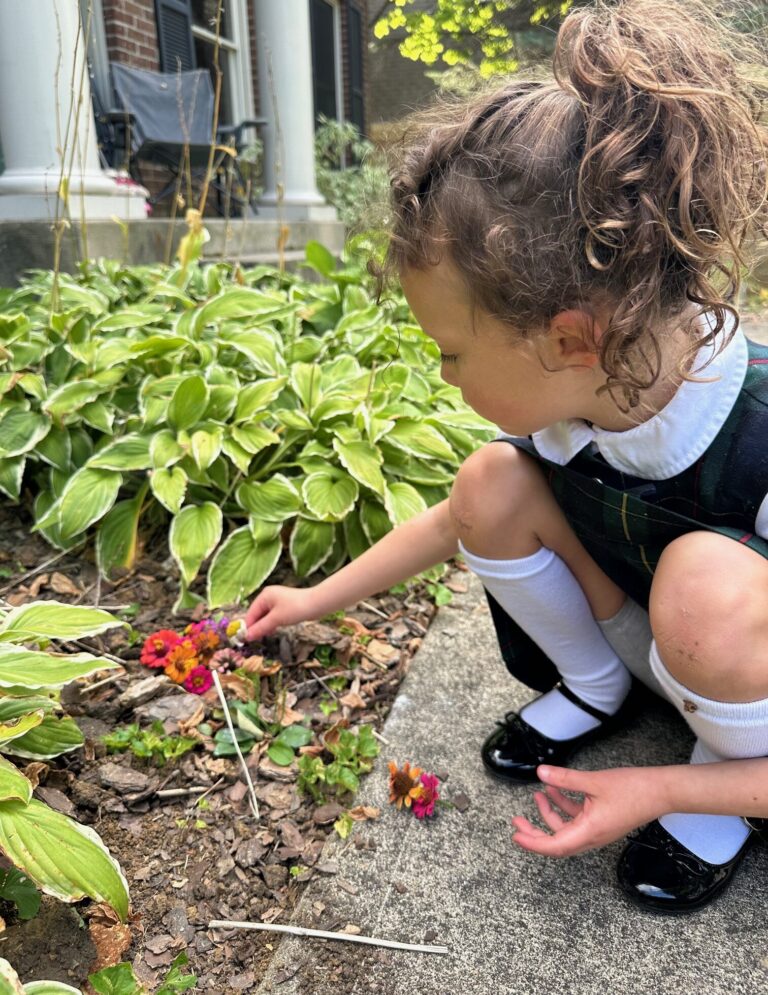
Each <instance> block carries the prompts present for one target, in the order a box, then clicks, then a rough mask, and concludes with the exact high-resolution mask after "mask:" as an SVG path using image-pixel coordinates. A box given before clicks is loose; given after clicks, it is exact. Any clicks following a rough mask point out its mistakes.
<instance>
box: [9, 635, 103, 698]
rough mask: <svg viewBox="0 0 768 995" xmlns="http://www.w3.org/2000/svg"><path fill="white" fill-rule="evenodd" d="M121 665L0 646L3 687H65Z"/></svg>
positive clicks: (82, 656)
mask: <svg viewBox="0 0 768 995" xmlns="http://www.w3.org/2000/svg"><path fill="white" fill-rule="evenodd" d="M119 666H120V664H118V663H113V662H112V661H111V660H104V659H102V658H101V657H98V656H91V655H90V653H77V654H68V655H65V654H56V653H40V652H39V651H38V650H28V649H25V648H24V647H23V646H10V645H8V644H0V687H3V688H13V687H24V688H29V689H30V690H32V691H36V690H38V689H39V688H61V687H64V685H65V684H69V682H70V681H75V680H77V679H78V678H80V677H87V676H88V675H89V674H95V673H97V672H98V671H100V670H114V669H115V668H117V667H119Z"/></svg>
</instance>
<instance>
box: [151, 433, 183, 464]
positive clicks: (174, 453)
mask: <svg viewBox="0 0 768 995" xmlns="http://www.w3.org/2000/svg"><path fill="white" fill-rule="evenodd" d="M149 455H150V458H151V460H152V466H154V467H157V468H159V467H168V466H171V465H172V464H174V463H178V461H179V460H180V459H182V457H183V456H184V448H183V446H180V445H179V443H178V442H177V441H176V436H175V435H174V433H173V432H171V430H170V429H168V428H164V429H161V430H160V431H159V432H155V434H154V435H153V436H152V441H151V442H150V444H149Z"/></svg>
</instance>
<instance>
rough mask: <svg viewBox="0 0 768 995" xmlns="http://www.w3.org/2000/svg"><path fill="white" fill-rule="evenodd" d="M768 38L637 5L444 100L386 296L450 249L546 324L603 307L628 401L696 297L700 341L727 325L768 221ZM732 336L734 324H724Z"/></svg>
mask: <svg viewBox="0 0 768 995" xmlns="http://www.w3.org/2000/svg"><path fill="white" fill-rule="evenodd" d="M760 52H761V48H760V45H759V44H758V39H755V38H754V37H753V38H747V37H746V36H744V35H743V34H742V35H738V34H736V33H735V32H732V31H730V30H729V28H728V27H727V18H726V17H725V16H724V14H723V11H722V10H718V9H716V5H715V7H714V8H713V4H712V3H709V4H707V5H705V4H704V3H702V2H700V0H685V2H684V3H683V2H682V0H620V2H618V3H612V4H609V3H604V2H598V3H596V4H595V5H594V6H590V7H589V8H586V9H579V10H576V11H574V12H572V13H571V14H569V15H568V17H567V18H566V19H565V21H564V22H563V24H562V26H561V28H560V31H559V34H558V38H557V43H556V49H555V54H554V81H552V80H551V79H550V80H549V81H548V82H544V81H537V80H533V81H520V80H518V79H513V80H511V81H510V82H509V83H507V84H506V85H504V86H502V87H501V88H500V89H499V88H498V87H496V88H494V89H493V90H491V91H484V92H480V93H477V94H475V95H473V96H472V97H470V98H469V99H468V100H467V99H466V98H464V99H463V100H461V101H456V100H455V99H451V98H445V97H443V98H440V99H438V100H437V101H436V102H435V103H434V104H433V105H432V106H431V107H429V108H427V109H426V111H422V112H419V113H417V114H415V115H412V116H411V118H410V119H408V121H407V122H406V129H405V131H404V133H403V136H402V140H401V142H399V143H398V145H397V146H395V147H394V148H393V149H392V150H391V151H392V152H393V153H394V162H393V163H392V164H391V191H390V205H389V215H390V216H389V218H388V221H387V224H386V228H385V237H386V250H385V252H384V256H383V259H382V260H381V261H380V262H377V261H374V260H372V261H371V262H370V263H369V271H370V272H371V273H372V274H373V275H374V276H375V278H376V281H377V289H378V297H379V299H381V296H382V293H383V291H384V290H385V288H386V287H387V286H388V285H390V283H392V282H394V281H395V280H396V279H397V276H398V274H399V273H401V272H403V270H404V269H405V268H407V267H413V268H416V269H424V268H425V267H427V266H429V265H432V264H435V263H437V262H439V260H440V259H441V258H442V257H443V254H445V253H447V254H448V256H449V257H450V260H451V261H452V262H453V264H454V265H455V266H456V268H457V269H458V271H459V272H460V274H461V276H462V278H463V279H464V281H465V283H466V288H467V292H468V294H469V297H470V300H471V302H472V306H479V307H480V308H482V309H483V310H484V311H485V312H487V313H488V314H490V315H492V316H493V317H495V318H498V319H500V320H502V321H503V322H505V323H507V324H508V325H509V326H510V331H511V334H512V335H513V336H514V337H515V338H516V339H521V338H525V339H535V338H536V337H537V336H538V335H540V334H541V333H542V332H543V331H544V330H545V329H546V328H548V326H549V322H550V320H551V319H552V318H553V317H554V316H555V315H557V314H558V313H560V312H561V311H563V310H567V309H570V308H574V307H577V308H581V309H583V310H585V311H587V312H589V310H590V307H591V306H593V305H597V304H598V303H600V304H601V305H605V304H607V305H608V306H609V307H610V310H611V313H612V318H611V321H610V324H609V326H608V328H607V330H606V331H605V332H604V334H603V335H602V336H601V338H600V341H599V343H598V344H597V347H596V348H597V351H598V355H599V359H600V363H601V366H602V368H603V370H604V371H605V372H606V374H607V384H606V388H605V389H607V390H610V391H611V392H612V394H613V395H614V396H616V395H618V398H617V403H619V404H620V406H621V407H623V408H624V407H625V405H624V404H622V403H621V401H620V400H619V398H623V400H624V402H625V403H626V405H627V406H630V407H631V406H634V405H636V404H637V403H638V399H639V392H640V391H642V390H644V389H647V388H648V387H650V386H651V385H653V384H654V383H655V382H656V380H657V379H658V377H659V371H660V366H661V349H660V336H661V335H662V334H663V329H664V328H665V327H666V328H668V327H669V325H670V321H673V320H675V319H677V320H678V321H679V320H681V316H682V315H683V314H686V316H687V312H688V311H690V310H691V309H692V306H693V305H697V308H696V316H699V315H701V314H702V313H704V312H709V313H710V314H711V315H712V316H713V318H714V322H713V323H712V326H711V330H710V331H709V332H708V333H707V334H706V336H705V337H704V338H702V337H701V336H702V333H701V330H700V328H698V327H697V326H696V325H695V324H694V322H690V323H689V324H688V326H687V327H688V328H689V329H690V331H689V334H690V341H691V345H690V350H689V351H688V353H687V355H686V356H685V357H683V360H682V361H681V364H680V372H681V374H682V375H683V376H685V375H686V374H685V369H686V368H687V367H688V366H689V365H690V360H691V356H692V355H693V354H694V353H695V352H696V350H697V349H698V348H699V347H700V346H701V345H703V344H705V343H707V342H710V341H712V340H713V339H714V337H715V336H716V335H719V333H720V332H721V331H722V330H723V327H724V324H725V321H726V318H727V316H728V313H729V312H730V313H732V314H733V315H734V316H735V318H736V323H738V314H737V312H736V310H735V308H734V306H733V304H732V303H731V302H732V301H733V300H734V299H735V295H736V293H737V291H738V288H739V282H740V275H741V269H742V268H743V266H744V265H745V257H744V247H745V242H746V241H747V240H749V239H751V238H753V237H755V235H757V234H764V233H765V231H766V222H767V221H768V209H767V208H766V193H767V187H766V184H767V183H768V171H767V170H766V159H767V157H768V128H766V126H765V121H764V119H763V117H762V116H761V115H762V110H763V107H764V105H765V100H766V97H767V96H768V87H767V86H766V85H765V79H764V80H763V82H762V84H761V83H760V82H759V80H756V79H753V78H750V75H754V74H750V73H749V72H747V71H745V67H747V69H748V68H749V67H750V66H751V67H752V68H758V67H759V66H760V65H762V56H761V54H760ZM724 338H725V337H724Z"/></svg>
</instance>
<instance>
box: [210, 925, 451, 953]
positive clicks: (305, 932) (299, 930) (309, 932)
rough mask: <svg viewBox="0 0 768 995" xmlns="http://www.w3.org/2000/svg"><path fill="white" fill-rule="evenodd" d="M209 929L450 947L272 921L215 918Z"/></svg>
mask: <svg viewBox="0 0 768 995" xmlns="http://www.w3.org/2000/svg"><path fill="white" fill-rule="evenodd" d="M208 928H209V929H261V930H265V931H266V932H268V933H290V934H291V935H292V936H317V937H319V938H320V939H323V940H344V941H345V942H347V943H367V944H369V945H370V946H372V947H390V948H391V949H393V950H413V951H416V952H417V953H422V954H447V953H448V947H439V946H430V945H428V944H425V943H396V942H395V940H377V939H375V938H374V937H372V936H355V934H354V933H330V932H328V931H327V930H324V929H306V928H305V927H304V926H280V925H278V924H276V923H270V922H237V921H234V920H233V921H231V922H230V921H228V920H226V919H213V920H211V922H209V923H208Z"/></svg>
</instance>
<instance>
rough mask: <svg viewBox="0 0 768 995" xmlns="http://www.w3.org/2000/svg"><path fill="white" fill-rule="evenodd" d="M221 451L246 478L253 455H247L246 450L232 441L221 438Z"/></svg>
mask: <svg viewBox="0 0 768 995" xmlns="http://www.w3.org/2000/svg"><path fill="white" fill-rule="evenodd" d="M221 451H222V452H223V453H224V455H225V456H226V457H227V458H228V459H230V460H231V461H232V462H233V463H234V464H235V466H236V467H237V469H238V470H239V471H240V473H242V474H243V476H246V475H247V473H248V470H249V468H250V466H251V460H252V459H253V454H252V453H249V452H248V451H247V450H245V449H243V447H242V446H241V445H240V444H239V443H237V442H235V440H234V439H228V438H226V437H225V438H223V439H222V440H221Z"/></svg>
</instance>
